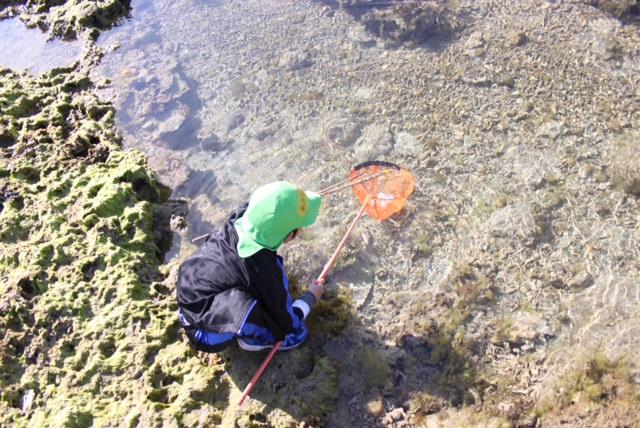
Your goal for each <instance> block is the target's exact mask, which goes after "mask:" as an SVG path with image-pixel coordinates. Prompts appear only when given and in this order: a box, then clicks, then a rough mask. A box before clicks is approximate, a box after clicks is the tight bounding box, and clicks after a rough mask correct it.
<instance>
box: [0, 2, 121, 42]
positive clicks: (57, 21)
mask: <svg viewBox="0 0 640 428" xmlns="http://www.w3.org/2000/svg"><path fill="white" fill-rule="evenodd" d="M10 5H23V9H22V11H21V12H22V13H21V14H20V19H22V20H23V21H24V22H25V23H26V24H27V25H28V26H29V27H38V28H40V29H42V30H48V31H50V32H51V34H52V35H54V36H57V37H62V38H66V39H71V38H75V37H76V36H77V35H78V34H79V33H82V32H89V34H90V35H91V37H93V38H94V39H95V38H97V36H98V35H99V34H100V30H105V29H108V28H111V27H112V26H113V25H114V23H115V22H116V21H118V20H119V19H120V18H123V17H124V16H126V15H127V14H128V13H129V11H130V10H131V1H130V0H95V1H86V0H57V1H51V0H29V1H27V0H15V1H1V2H0V9H2V8H4V7H8V6H10Z"/></svg>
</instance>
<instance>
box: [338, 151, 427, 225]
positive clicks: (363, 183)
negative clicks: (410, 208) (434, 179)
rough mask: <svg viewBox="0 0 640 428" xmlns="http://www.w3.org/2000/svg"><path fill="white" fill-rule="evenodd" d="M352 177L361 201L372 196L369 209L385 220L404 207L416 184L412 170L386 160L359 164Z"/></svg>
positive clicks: (378, 218) (357, 195)
mask: <svg viewBox="0 0 640 428" xmlns="http://www.w3.org/2000/svg"><path fill="white" fill-rule="evenodd" d="M349 179H350V181H351V182H352V183H353V184H352V186H351V188H352V189H353V192H354V193H355V195H356V197H357V198H358V200H359V201H360V203H361V204H364V203H365V201H367V198H369V200H368V201H367V205H366V207H365V212H366V213H367V215H369V216H370V217H373V218H375V219H376V220H385V219H387V218H389V217H391V216H392V215H393V214H395V213H397V212H399V211H400V210H402V208H403V207H404V205H405V203H406V202H407V199H408V198H409V196H410V195H411V193H413V189H414V186H415V181H414V178H413V175H412V174H411V173H410V172H409V171H407V170H406V169H404V168H402V167H400V166H398V165H396V164H393V163H391V162H384V161H369V162H365V163H361V164H360V165H356V166H355V167H354V168H353V169H352V170H351V173H350V175H349Z"/></svg>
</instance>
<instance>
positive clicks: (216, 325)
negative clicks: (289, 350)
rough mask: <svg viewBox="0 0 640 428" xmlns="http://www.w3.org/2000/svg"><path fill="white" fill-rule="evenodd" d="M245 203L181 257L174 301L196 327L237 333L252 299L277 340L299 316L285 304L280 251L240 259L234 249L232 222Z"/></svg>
mask: <svg viewBox="0 0 640 428" xmlns="http://www.w3.org/2000/svg"><path fill="white" fill-rule="evenodd" d="M245 209H246V205H245V206H243V207H241V208H240V209H238V210H236V211H234V212H233V213H232V214H231V216H230V217H229V219H228V220H227V222H226V223H225V224H224V225H223V226H222V227H221V228H220V229H217V230H215V231H213V232H212V233H211V234H210V235H209V236H208V237H207V240H206V242H205V243H204V244H203V245H202V247H200V249H199V250H198V251H197V252H196V253H195V254H193V255H192V256H190V257H189V258H187V259H186V260H185V261H184V262H183V263H182V265H181V266H180V270H179V272H178V287H177V295H178V296H177V297H178V304H179V306H180V311H181V313H182V315H183V316H184V318H185V319H186V320H187V321H188V322H189V324H191V325H192V326H194V327H195V328H197V329H199V330H203V331H206V332H210V333H237V332H238V331H239V329H240V328H241V327H242V324H243V323H244V321H245V320H246V318H247V315H248V312H249V310H250V309H251V308H252V307H253V305H254V302H255V305H256V306H257V309H258V310H259V312H261V313H262V314H261V316H262V317H263V318H265V319H264V320H263V321H264V323H265V324H266V325H267V326H268V327H269V330H270V331H271V332H272V334H273V335H274V337H275V338H276V340H282V339H284V336H285V335H286V334H289V333H293V332H294V331H295V326H297V325H299V323H300V322H301V321H302V319H303V318H304V317H303V314H302V311H301V310H300V309H299V308H292V306H291V296H290V295H289V292H288V290H287V286H286V283H287V280H286V276H285V273H284V270H283V269H282V259H281V258H280V256H278V255H277V254H276V253H275V252H274V251H271V250H268V249H263V250H260V251H258V252H257V253H255V254H254V255H252V256H251V257H247V258H244V259H243V258H241V257H240V256H239V255H238V251H237V249H236V246H237V243H238V234H237V232H236V230H235V228H234V223H235V221H236V220H237V219H238V218H240V217H241V216H242V214H243V213H244V211H245ZM252 312H257V311H255V310H254V311H252ZM294 317H295V318H294Z"/></svg>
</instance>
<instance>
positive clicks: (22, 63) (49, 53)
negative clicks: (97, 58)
mask: <svg viewBox="0 0 640 428" xmlns="http://www.w3.org/2000/svg"><path fill="white" fill-rule="evenodd" d="M81 53H82V43H81V42H80V41H77V40H76V41H61V40H57V39H56V40H52V41H47V35H46V34H44V33H43V32H42V31H40V30H39V29H29V28H27V27H26V26H25V25H24V24H23V23H22V21H20V19H18V18H13V19H5V20H2V21H0V66H1V67H7V68H12V69H14V70H27V71H30V72H32V73H34V74H40V73H42V72H45V71H48V70H51V69H52V68H56V67H68V66H70V65H72V64H73V62H74V61H77V60H79V59H80V55H81Z"/></svg>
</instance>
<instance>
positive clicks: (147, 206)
mask: <svg viewBox="0 0 640 428" xmlns="http://www.w3.org/2000/svg"><path fill="white" fill-rule="evenodd" d="M0 76H1V77H0V103H1V104H0V105H2V107H3V108H2V114H1V116H0V122H1V123H3V124H11V129H12V131H11V132H12V134H11V135H12V138H13V139H14V140H15V143H13V144H10V145H3V146H2V147H1V148H0V150H1V156H0V169H1V170H2V171H5V173H4V174H3V177H4V179H3V183H2V186H1V187H0V191H1V192H2V201H3V205H2V210H1V211H0V231H1V233H0V242H2V246H0V308H2V311H1V314H0V329H2V330H3V331H6V332H7V334H5V335H4V337H3V338H2V339H0V340H1V342H2V343H1V346H0V348H1V350H0V366H1V367H2V373H3V374H2V376H1V377H0V389H1V390H2V391H3V392H2V395H1V396H0V411H1V416H0V425H3V426H10V425H11V426H90V425H94V426H105V425H112V424H114V423H115V424H117V425H119V424H121V423H122V424H124V425H127V424H129V425H131V424H133V425H135V424H136V423H145V424H146V425H150V426H153V425H157V426H160V425H163V424H165V422H167V421H174V422H172V423H176V422H175V421H178V420H180V419H181V418H182V417H183V416H184V414H185V410H184V406H187V407H189V408H201V407H202V406H203V405H204V406H207V405H210V404H207V403H208V402H209V401H210V399H209V398H207V397H208V391H210V390H212V388H214V386H215V384H217V383H220V382H224V381H223V376H222V375H221V370H222V369H221V368H220V369H218V370H211V369H209V368H207V367H203V366H202V365H201V362H200V360H199V359H198V358H197V357H196V355H195V354H194V353H193V351H191V350H190V349H189V348H188V346H187V345H186V344H185V343H183V342H182V340H181V338H180V335H179V326H178V324H177V321H176V319H175V315H174V311H175V309H176V308H175V302H174V298H173V296H172V295H171V294H170V292H169V290H170V287H158V286H154V284H158V283H159V282H160V281H162V280H163V279H164V278H165V276H166V275H167V273H168V272H167V270H166V269H160V264H161V259H160V256H161V251H160V249H159V248H158V243H157V238H156V236H155V234H154V220H155V215H156V212H157V210H158V208H157V207H158V206H159V205H158V204H160V203H162V202H163V201H164V200H165V199H166V198H167V193H168V192H167V189H166V188H165V187H164V186H162V185H161V184H160V183H159V182H158V181H157V179H156V178H155V176H154V175H153V174H152V173H151V172H150V170H149V169H148V167H147V166H146V160H145V159H144V157H143V156H142V155H141V154H140V153H139V152H136V151H121V149H120V138H119V136H118V134H117V132H116V130H115V124H114V119H113V118H114V115H113V109H112V108H111V106H110V105H108V104H106V103H103V102H101V101H100V100H99V99H97V98H96V97H95V95H93V94H92V93H91V85H90V82H89V81H88V80H87V78H86V76H85V75H84V74H82V73H81V72H79V71H77V70H75V69H65V70H55V71H54V72H51V73H47V74H44V75H42V76H41V77H39V78H34V77H32V76H30V75H27V74H18V73H13V72H11V71H8V70H1V71H0ZM25 100H29V101H28V102H27V101H25ZM71 118H72V120H71ZM78 139H81V140H82V144H83V145H84V149H83V150H76V149H74V145H76V144H77V142H78ZM105 154H106V155H105ZM158 290H161V291H158ZM163 290H164V291H163ZM159 373H164V374H165V375H166V376H169V377H171V379H176V380H178V382H171V383H170V384H165V383H166V382H165V381H158V379H160V378H161V377H162V376H164V375H162V376H161V375H160V374H159ZM194 376H197V377H194ZM167 378H168V377H167ZM163 382H164V383H163ZM198 385H199V386H198ZM223 389H224V387H223ZM198 391H200V392H201V394H200V395H198ZM189 394H191V395H189ZM25 397H33V398H32V399H31V400H30V401H29V400H27V399H26V398H25ZM163 397H165V398H163ZM183 397H184V398H183ZM187 401H188V402H189V403H190V404H189V403H187V404H185V403H186V402H187ZM183 404H184V406H183ZM218 407H221V406H218ZM132 414H133V415H136V416H131V415H132ZM214 414H215V412H214ZM217 415H218V416H217V419H216V418H215V417H213V416H212V418H205V419H204V423H205V424H206V423H209V422H213V421H215V420H219V418H220V415H221V411H220V410H217Z"/></svg>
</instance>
